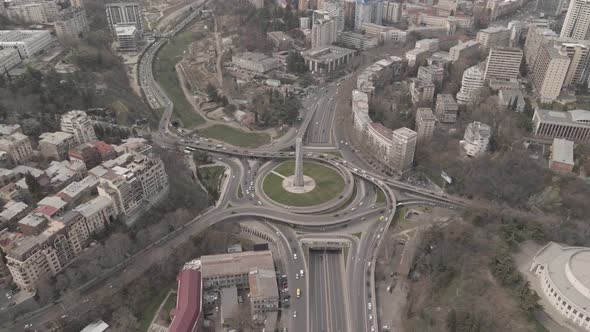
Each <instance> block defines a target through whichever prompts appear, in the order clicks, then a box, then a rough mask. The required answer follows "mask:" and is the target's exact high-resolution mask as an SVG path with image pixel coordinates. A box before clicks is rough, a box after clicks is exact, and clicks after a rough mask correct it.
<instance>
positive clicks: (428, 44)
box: [415, 38, 440, 53]
mask: <svg viewBox="0 0 590 332" xmlns="http://www.w3.org/2000/svg"><path fill="white" fill-rule="evenodd" d="M439 46H440V41H439V39H438V38H427V39H420V40H418V41H417V42H416V47H415V48H418V49H424V50H428V52H430V53H433V52H436V51H438V50H439Z"/></svg>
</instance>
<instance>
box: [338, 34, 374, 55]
mask: <svg viewBox="0 0 590 332" xmlns="http://www.w3.org/2000/svg"><path fill="white" fill-rule="evenodd" d="M338 41H339V42H340V43H342V45H344V46H346V47H350V48H354V49H357V50H367V49H370V48H374V47H377V46H378V45H379V39H378V38H375V37H371V36H368V35H363V34H360V33H356V32H352V31H345V32H342V33H341V34H340V35H339V36H338Z"/></svg>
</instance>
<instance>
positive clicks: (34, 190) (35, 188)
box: [25, 172, 43, 198]
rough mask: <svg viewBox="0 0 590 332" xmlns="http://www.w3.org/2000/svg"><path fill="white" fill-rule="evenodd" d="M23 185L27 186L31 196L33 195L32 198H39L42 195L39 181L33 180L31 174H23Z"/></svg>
mask: <svg viewBox="0 0 590 332" xmlns="http://www.w3.org/2000/svg"><path fill="white" fill-rule="evenodd" d="M25 183H26V184H27V187H28V188H29V192H30V193H31V195H33V197H35V198H39V197H41V195H42V194H43V187H42V186H41V184H40V183H39V181H37V179H35V177H34V176H33V175H32V174H31V172H27V173H25Z"/></svg>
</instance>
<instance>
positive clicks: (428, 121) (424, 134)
mask: <svg viewBox="0 0 590 332" xmlns="http://www.w3.org/2000/svg"><path fill="white" fill-rule="evenodd" d="M435 124H436V118H435V117H434V114H433V113H432V110H431V109H430V108H418V109H417V110H416V134H417V135H418V136H417V138H416V144H417V145H419V146H420V145H423V144H424V143H426V142H427V141H429V140H430V139H431V138H432V135H433V134H434V126H435Z"/></svg>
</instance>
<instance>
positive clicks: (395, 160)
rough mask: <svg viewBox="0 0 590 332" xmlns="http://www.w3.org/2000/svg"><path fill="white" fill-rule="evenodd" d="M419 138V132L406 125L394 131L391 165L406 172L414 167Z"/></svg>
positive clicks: (398, 170) (399, 171) (401, 171)
mask: <svg viewBox="0 0 590 332" xmlns="http://www.w3.org/2000/svg"><path fill="white" fill-rule="evenodd" d="M417 138H418V134H416V132H415V131H413V130H411V129H409V128H406V127H403V128H399V129H396V130H394V131H393V138H392V140H391V143H392V145H391V152H390V154H391V166H392V168H393V169H394V170H395V171H397V172H398V173H404V172H406V171H408V170H410V169H411V168H412V166H413V163H414V153H415V152H416V140H417Z"/></svg>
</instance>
